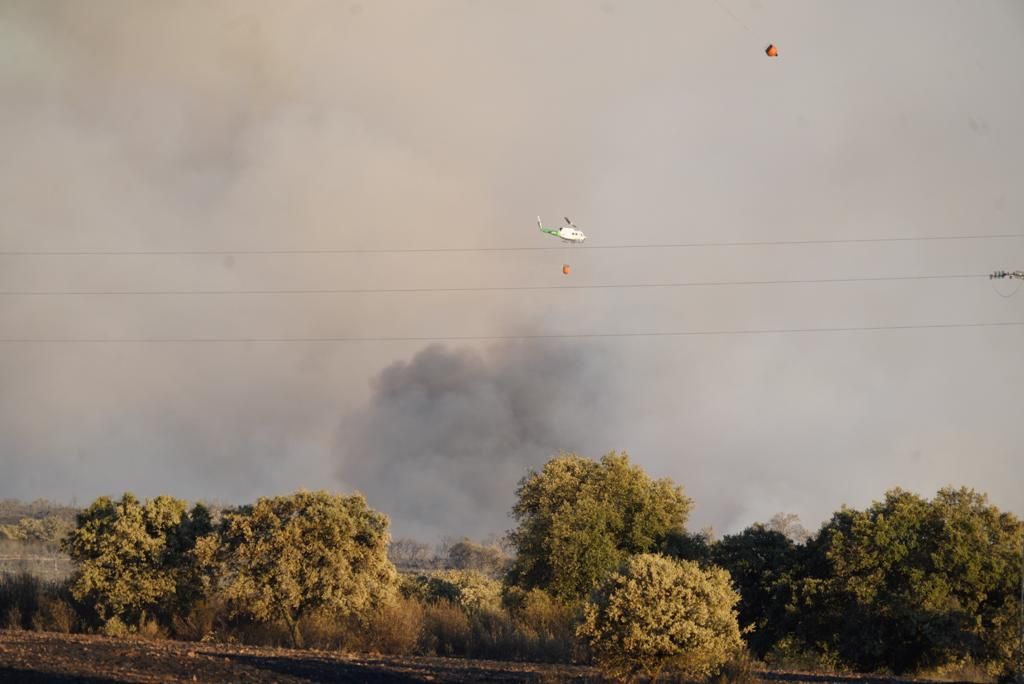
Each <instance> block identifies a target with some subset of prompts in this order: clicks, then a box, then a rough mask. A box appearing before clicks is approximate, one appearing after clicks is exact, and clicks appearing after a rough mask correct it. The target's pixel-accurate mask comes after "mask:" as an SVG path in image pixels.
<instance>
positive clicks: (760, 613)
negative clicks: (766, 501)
mask: <svg viewBox="0 0 1024 684" xmlns="http://www.w3.org/2000/svg"><path fill="white" fill-rule="evenodd" d="M799 551H800V549H799V547H798V546H797V545H796V544H794V543H793V542H792V541H791V540H790V539H789V538H788V537H787V536H786V535H785V534H783V533H782V532H780V531H776V530H771V529H769V528H768V527H767V526H765V525H762V524H760V523H758V524H755V525H752V526H750V527H748V528H747V529H745V530H743V532H740V533H739V534H734V535H726V536H725V537H723V538H722V540H721V541H719V542H717V543H715V544H714V545H713V546H712V548H711V559H712V562H713V563H714V564H716V565H718V566H720V567H722V568H725V569H726V570H727V571H728V572H729V575H730V576H731V577H732V581H733V583H734V585H735V586H736V588H737V589H738V590H739V593H740V603H739V620H740V624H741V625H743V626H744V628H750V633H749V635H748V636H747V640H748V642H749V645H750V648H751V650H752V651H753V652H754V653H755V654H756V655H757V656H758V657H763V656H764V655H765V654H766V653H767V652H768V651H769V650H770V649H771V648H772V646H774V645H775V644H776V643H777V642H778V641H779V640H780V639H782V638H783V637H784V636H785V635H786V634H787V632H788V630H789V628H790V627H791V624H790V615H789V611H788V610H787V607H788V606H789V605H790V604H791V603H792V600H793V598H792V595H793V584H794V581H795V580H794V576H796V575H797V574H798V573H799V570H800V567H799V563H800V561H801V556H800V555H799Z"/></svg>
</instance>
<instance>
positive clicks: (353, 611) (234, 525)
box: [217, 491, 397, 647]
mask: <svg viewBox="0 0 1024 684" xmlns="http://www.w3.org/2000/svg"><path fill="white" fill-rule="evenodd" d="M388 524H389V521H388V518H387V516H385V515H383V514H381V513H378V512H376V511H374V510H372V509H371V508H369V507H368V506H367V505H366V500H365V499H364V498H363V497H362V496H361V495H358V494H357V495H355V496H347V497H346V496H340V495H334V494H330V493H328V492H322V491H321V492H297V493H295V494H292V495H290V496H278V497H273V498H261V499H259V500H257V502H256V503H255V504H253V505H251V506H245V507H242V508H240V509H238V510H237V511H234V512H226V513H225V514H224V520H223V525H222V531H221V545H220V548H219V549H217V555H218V557H220V558H221V559H222V562H223V563H224V578H225V580H224V587H223V590H224V593H225V595H226V596H227V597H228V599H229V600H231V601H232V602H233V604H234V606H235V610H236V611H237V612H241V613H246V614H249V615H251V616H252V617H253V618H254V619H256V620H259V621H268V620H278V619H279V620H283V621H284V622H285V624H286V625H287V626H288V630H289V634H290V637H291V641H292V645H293V646H296V647H298V646H301V645H302V634H301V633H300V629H299V620H300V619H301V618H302V617H303V616H304V615H307V614H310V613H312V612H313V611H317V610H320V609H327V610H330V611H333V612H334V613H335V614H336V615H337V616H338V617H349V616H357V617H358V616H363V615H367V614H369V612H370V611H372V610H373V609H374V608H375V607H377V606H378V605H380V604H381V602H383V601H385V600H388V599H390V598H391V597H392V596H393V594H394V591H395V589H396V585H397V574H396V572H395V568H394V566H393V565H392V564H391V561H389V560H388V557H387V549H388V541H389V534H388Z"/></svg>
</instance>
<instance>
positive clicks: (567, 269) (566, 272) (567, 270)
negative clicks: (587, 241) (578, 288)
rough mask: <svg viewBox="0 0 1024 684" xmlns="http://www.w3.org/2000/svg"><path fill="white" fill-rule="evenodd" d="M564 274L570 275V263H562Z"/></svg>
mask: <svg viewBox="0 0 1024 684" xmlns="http://www.w3.org/2000/svg"><path fill="white" fill-rule="evenodd" d="M562 275H569V264H562Z"/></svg>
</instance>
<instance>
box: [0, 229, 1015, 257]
mask: <svg viewBox="0 0 1024 684" xmlns="http://www.w3.org/2000/svg"><path fill="white" fill-rule="evenodd" d="M1017 238H1024V233H1002V234H990V235H931V236H923V237H888V238H847V239H840V240H755V241H749V242H743V241H739V242H666V243H658V244H646V245H570V246H567V245H559V246H546V247H423V248H420V247H410V248H404V247H399V248H382V249H211V250H80V251H69V250H2V251H0V256H2V257H18V256H26V257H46V256H245V255H252V256H258V255H307V254H430V253H446V252H450V253H475V252H552V251H561V250H565V249H572V250H573V251H589V250H601V249H604V250H608V249H671V248H701V247H770V246H791V245H842V244H867V243H886V242H926V241H952V240H1006V239H1017Z"/></svg>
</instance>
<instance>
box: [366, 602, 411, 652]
mask: <svg viewBox="0 0 1024 684" xmlns="http://www.w3.org/2000/svg"><path fill="white" fill-rule="evenodd" d="M424 612H425V611H424V606H423V604H422V603H420V602H419V601H417V600H415V599H409V598H401V597H400V598H397V599H396V600H395V601H393V602H391V603H387V604H384V605H382V606H380V607H379V608H378V609H377V611H376V612H374V613H373V615H371V616H370V619H369V620H368V622H367V625H366V628H365V630H363V631H362V632H361V633H362V634H363V635H364V636H363V638H362V641H361V643H360V644H359V649H360V650H367V651H376V652H378V653H387V654H390V655H410V654H412V653H415V652H416V651H417V649H418V647H419V646H420V643H421V641H422V639H423V631H424V621H425V615H424Z"/></svg>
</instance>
